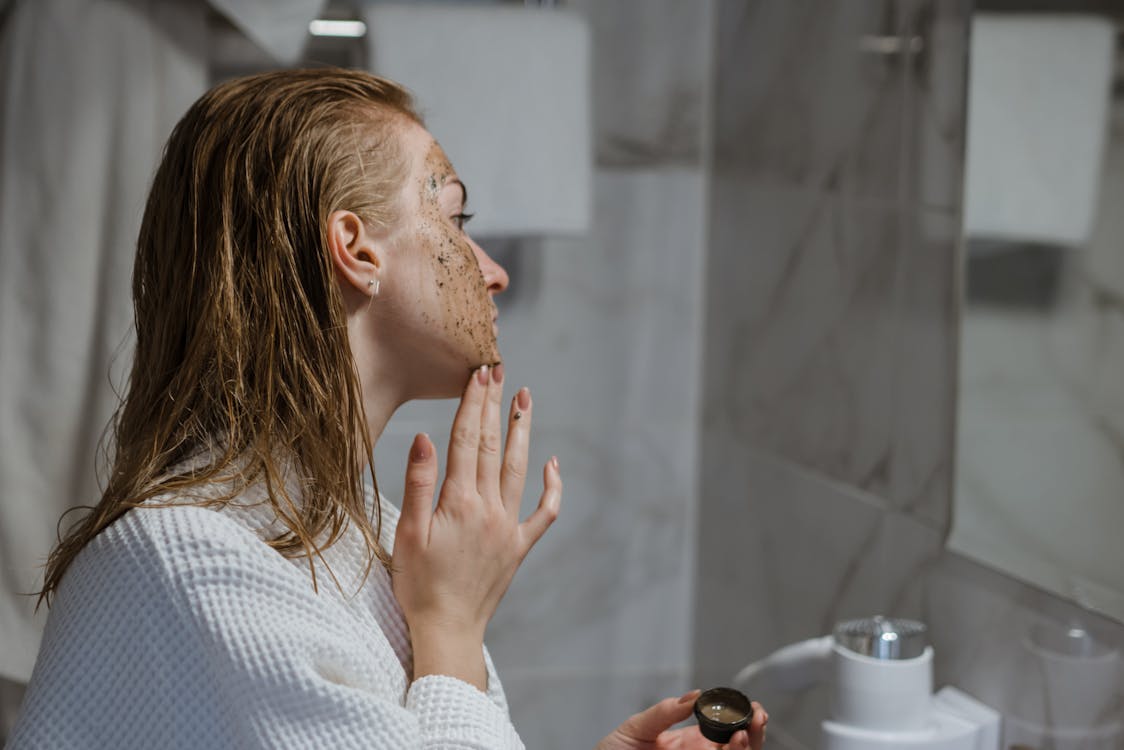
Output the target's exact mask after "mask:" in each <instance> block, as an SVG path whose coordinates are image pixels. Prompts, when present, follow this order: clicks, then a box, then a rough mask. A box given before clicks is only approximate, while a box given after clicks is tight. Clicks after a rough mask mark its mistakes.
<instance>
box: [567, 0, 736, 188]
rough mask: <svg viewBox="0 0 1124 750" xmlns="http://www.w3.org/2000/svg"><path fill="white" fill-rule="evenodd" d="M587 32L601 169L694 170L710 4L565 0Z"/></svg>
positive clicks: (702, 0)
mask: <svg viewBox="0 0 1124 750" xmlns="http://www.w3.org/2000/svg"><path fill="white" fill-rule="evenodd" d="M565 4H566V5H567V6H570V7H572V8H574V9H576V10H577V11H579V12H581V13H582V14H584V15H585V16H586V17H587V18H588V20H589V23H590V26H591V28H592V29H593V97H594V98H593V110H594V123H595V132H596V134H597V135H596V153H597V161H598V163H599V164H601V165H603V166H614V167H622V166H623V167H650V166H654V165H668V164H678V165H687V166H699V165H700V164H701V159H702V135H703V119H704V113H705V111H706V106H705V102H706V97H707V92H708V85H709V73H710V57H709V56H710V53H711V49H712V43H711V39H712V25H711V24H712V18H713V17H712V12H713V7H714V2H713V0H692V2H687V3H684V2H681V0H611V2H605V1H604V0H565Z"/></svg>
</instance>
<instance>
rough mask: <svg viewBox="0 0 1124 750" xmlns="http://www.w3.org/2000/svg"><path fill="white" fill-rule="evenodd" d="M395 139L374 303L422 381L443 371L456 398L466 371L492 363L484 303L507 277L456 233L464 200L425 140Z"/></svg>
mask: <svg viewBox="0 0 1124 750" xmlns="http://www.w3.org/2000/svg"><path fill="white" fill-rule="evenodd" d="M402 138H403V146H404V150H405V152H406V154H407V158H408V160H409V165H410V168H409V173H408V175H407V177H406V180H405V183H404V185H403V188H402V192H401V194H400V196H399V206H400V214H399V222H398V224H397V227H396V228H395V230H394V231H393V233H392V234H391V237H390V243H389V248H390V253H389V257H388V267H387V269H386V274H385V276H386V281H385V282H383V284H382V291H381V292H380V295H379V297H380V300H379V301H377V302H376V304H380V302H384V300H383V299H382V298H383V297H384V295H386V299H385V303H390V304H389V305H388V307H389V309H390V310H391V311H393V315H395V316H396V317H398V318H399V320H397V321H395V323H397V324H399V325H398V326H396V327H397V328H398V330H399V331H400V332H401V333H402V336H403V339H404V341H403V342H402V346H404V347H405V348H406V349H407V350H408V351H407V352H406V354H407V356H409V358H410V361H411V362H414V363H417V364H418V365H419V367H420V368H424V369H425V370H426V375H425V377H426V379H427V380H428V379H430V378H432V377H434V376H437V377H440V375H441V373H443V372H448V373H450V374H452V375H453V376H454V377H455V379H456V381H455V382H456V383H457V385H456V388H457V391H456V392H459V389H460V388H461V387H463V384H464V383H463V377H464V376H467V375H468V373H469V372H470V371H471V370H473V369H475V368H477V367H479V366H480V365H483V364H494V363H496V362H499V361H500V353H499V348H498V346H497V343H496V334H497V328H496V322H495V321H496V315H497V312H496V306H495V303H494V302H493V301H492V297H493V296H495V295H496V294H498V293H499V292H502V291H503V290H504V289H506V288H507V284H508V277H507V272H506V271H504V269H503V268H502V267H501V266H500V265H498V264H497V263H496V262H495V261H493V260H492V259H491V258H490V257H488V254H487V253H485V252H484V250H483V248H481V247H480V246H479V245H477V244H476V243H475V242H473V241H472V239H471V238H470V237H469V236H468V234H467V233H466V232H465V231H464V222H465V202H466V200H467V197H468V193H467V190H466V189H465V187H464V185H463V184H462V183H461V181H460V180H459V179H458V178H457V174H456V172H455V171H454V170H453V167H452V165H451V164H450V163H449V160H448V158H447V157H446V156H445V152H444V151H442V150H441V147H440V146H439V145H437V142H436V141H435V140H434V139H433V136H431V135H430V134H429V133H428V132H427V131H426V130H425V129H424V128H422V127H421V126H418V125H411V126H410V127H409V128H408V129H406V131H405V132H404V134H403V136H402ZM432 368H437V369H436V371H435V370H434V369H432ZM441 379H443V378H441ZM454 395H455V394H454Z"/></svg>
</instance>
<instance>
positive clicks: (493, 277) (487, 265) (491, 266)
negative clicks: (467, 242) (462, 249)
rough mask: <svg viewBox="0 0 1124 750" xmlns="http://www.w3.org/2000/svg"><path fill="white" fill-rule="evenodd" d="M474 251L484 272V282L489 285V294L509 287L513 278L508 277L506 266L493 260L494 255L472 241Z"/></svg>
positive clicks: (497, 292) (494, 293)
mask: <svg viewBox="0 0 1124 750" xmlns="http://www.w3.org/2000/svg"><path fill="white" fill-rule="evenodd" d="M472 251H473V252H474V253H475V254H476V262H477V263H479V264H480V271H481V273H483V274H484V283H485V284H487V285H488V294H490V295H492V296H495V295H497V294H499V293H500V292H502V291H503V290H505V289H507V285H508V283H509V282H510V281H511V280H510V279H509V278H508V276H507V271H506V270H504V267H503V266H501V265H500V264H499V263H496V262H495V261H494V260H492V257H491V256H490V255H488V253H486V252H484V248H482V247H480V246H479V245H477V244H476V243H475V242H473V243H472Z"/></svg>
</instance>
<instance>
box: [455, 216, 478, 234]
mask: <svg viewBox="0 0 1124 750" xmlns="http://www.w3.org/2000/svg"><path fill="white" fill-rule="evenodd" d="M475 215H476V214H466V213H459V214H454V216H453V221H454V222H455V223H456V225H457V229H461V230H463V229H464V225H465V224H467V223H468V222H469V221H471V220H472V217H473V216H475Z"/></svg>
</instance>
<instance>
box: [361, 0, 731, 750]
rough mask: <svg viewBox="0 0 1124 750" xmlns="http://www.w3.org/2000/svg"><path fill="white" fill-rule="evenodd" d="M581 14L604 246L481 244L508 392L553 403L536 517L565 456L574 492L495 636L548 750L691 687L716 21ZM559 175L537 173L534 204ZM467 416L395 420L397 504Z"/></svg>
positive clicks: (416, 412) (513, 688)
mask: <svg viewBox="0 0 1124 750" xmlns="http://www.w3.org/2000/svg"><path fill="white" fill-rule="evenodd" d="M565 5H566V6H568V8H567V9H568V10H570V11H573V12H578V13H581V14H583V15H584V16H585V17H586V18H587V19H588V21H589V23H590V25H591V30H592V34H593V37H592V38H593V55H594V59H593V93H594V118H595V130H596V138H595V140H596V164H597V166H596V172H595V184H594V206H595V215H594V223H593V228H592V231H591V232H590V233H589V235H588V236H586V237H583V238H579V239H559V238H554V239H548V240H545V241H534V242H522V243H519V246H518V247H511V246H510V244H509V243H504V242H494V241H492V242H490V241H488V240H487V238H484V239H483V240H482V244H484V246H485V247H487V248H488V249H489V250H490V251H492V252H494V253H495V254H496V255H497V257H498V259H500V260H501V261H502V262H504V263H505V264H506V265H507V266H508V269H509V271H510V272H511V275H512V288H511V291H510V292H508V293H507V294H505V295H501V297H499V298H498V299H497V302H498V303H499V306H500V320H499V324H500V347H501V350H502V351H503V353H504V361H505V372H506V378H507V382H508V384H509V385H508V388H507V390H508V392H509V393H511V394H514V392H515V390H516V389H517V388H518V387H519V386H520V385H523V384H526V385H529V386H530V387H531V389H532V393H533V396H534V398H535V412H534V433H533V438H532V454H533V455H532V468H531V471H530V477H529V482H528V489H527V492H526V493H525V497H524V508H525V510H526V511H528V512H529V510H530V508H531V507H532V503H533V502H535V501H537V498H538V494H537V492H538V490H539V488H541V475H540V472H539V469H540V467H541V466H542V464H543V463H544V462H545V461H546V460H547V459H548V458H549V457H550V456H551V455H552V454H557V455H558V456H559V458H560V460H561V465H562V478H563V482H564V484H565V492H564V497H563V501H562V513H561V516H560V518H559V520H558V521H557V522H556V524H555V525H554V527H553V528H552V529H551V530H550V531H549V532H548V533H547V535H546V537H544V539H543V540H542V542H541V543H540V544H539V545H538V546H537V547H536V548H535V549H534V550H533V551H532V552H531V554H530V556H529V557H528V559H527V560H526V562H525V563H524V565H523V567H522V568H521V569H520V571H519V573H518V575H517V576H516V578H515V581H514V583H513V585H512V587H511V590H510V591H509V593H508V595H507V597H506V598H505V600H504V603H503V605H502V606H501V608H500V611H499V612H498V613H497V615H496V617H495V619H494V620H493V622H492V625H491V627H490V629H489V632H488V643H489V646H490V647H491V649H492V651H493V654H494V656H495V660H496V663H497V665H498V667H499V669H500V673H501V674H502V676H503V679H504V684H505V687H506V689H507V693H508V698H509V701H510V703H511V709H512V714H513V718H514V721H515V725H516V726H517V727H518V729H519V731H520V733H521V735H522V736H523V738H524V740H525V741H526V742H527V745H528V747H534V748H536V749H537V750H573V749H574V748H591V747H593V746H594V744H595V743H596V742H597V740H598V739H600V738H601V737H602V736H604V735H605V734H606V733H608V732H609V731H610V730H611V729H613V728H614V727H615V726H616V725H617V724H618V723H620V722H621V721H622V720H623V719H625V718H626V717H627V716H628V715H629V714H631V713H633V712H635V711H636V710H638V709H640V708H642V707H644V706H646V705H648V704H650V703H652V702H654V701H655V700H657V699H659V698H662V697H666V696H669V695H677V694H680V693H682V692H684V691H685V690H687V689H688V688H689V687H690V684H689V679H690V657H691V652H690V650H691V649H690V645H691V638H690V632H689V630H690V625H691V580H692V576H691V565H692V564H693V558H694V555H693V550H692V548H693V542H694V533H693V527H692V517H693V499H692V498H693V497H694V494H695V487H696V485H697V466H696V465H697V458H696V456H697V450H698V442H697V429H698V428H697V425H698V423H699V419H700V416H699V414H700V412H699V410H700V406H699V374H698V373H699V361H700V358H701V356H702V335H701V332H702V312H703V311H702V284H703V276H702V274H703V249H704V245H703V240H704V217H705V213H704V192H705V188H706V179H705V176H704V172H703V162H702V153H703V145H702V135H703V130H704V129H703V117H704V115H705V114H706V113H707V106H706V96H707V91H708V83H707V75H708V71H709V56H710V54H711V52H712V46H711V32H712V23H711V22H712V16H711V12H710V11H711V8H712V7H713V6H712V3H710V2H691V3H683V2H680V0H614V2H611V3H605V2H599V1H598V0H580V1H577V2H570V3H566V4H565ZM672 49H673V50H674V51H675V54H668V51H669V50H672ZM549 140H550V139H549V134H548V133H547V134H544V137H543V142H544V144H549ZM547 147H548V146H547ZM454 164H455V157H454ZM550 178H551V177H550V175H521V176H519V179H521V180H523V181H524V182H525V183H526V185H527V189H528V190H534V189H535V183H536V182H537V181H539V180H549V179H550ZM454 408H455V403H453V402H439V403H430V404H416V405H411V406H410V407H408V408H407V409H404V410H403V411H402V413H400V414H399V415H397V416H396V417H395V419H394V420H393V422H392V424H391V428H390V430H389V431H388V433H387V434H386V435H385V436H384V437H383V439H382V441H380V445H379V449H378V451H377V454H378V455H377V459H378V462H379V463H378V465H379V478H380V486H381V489H382V490H383V492H384V493H385V494H387V495H388V496H390V497H397V496H398V495H399V493H400V487H401V483H402V477H401V472H402V468H401V467H403V466H404V465H405V464H404V460H405V453H406V451H407V449H408V446H409V441H410V439H411V438H412V436H413V434H414V433H415V432H416V431H419V430H426V431H428V432H430V434H431V435H432V436H433V437H434V438H435V439H439V440H440V442H441V444H442V445H443V444H444V442H445V440H446V438H447V434H448V428H449V424H450V422H451V419H452V414H453V410H454Z"/></svg>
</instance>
